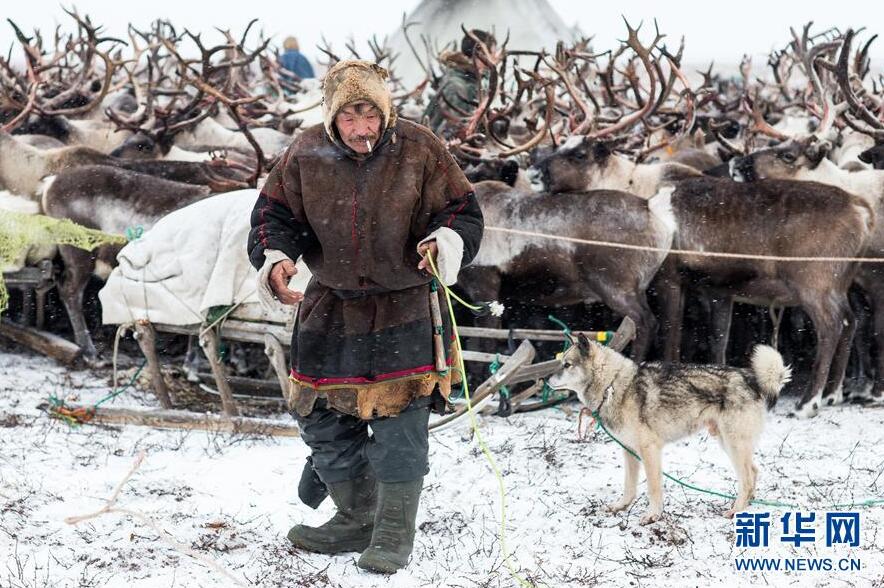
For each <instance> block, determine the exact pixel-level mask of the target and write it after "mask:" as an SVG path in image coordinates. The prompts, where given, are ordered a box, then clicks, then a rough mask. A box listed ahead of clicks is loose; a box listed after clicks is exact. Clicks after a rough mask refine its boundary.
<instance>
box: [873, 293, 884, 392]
mask: <svg viewBox="0 0 884 588" xmlns="http://www.w3.org/2000/svg"><path fill="white" fill-rule="evenodd" d="M869 298H870V299H871V302H872V315H873V316H872V319H873V322H872V324H873V325H874V337H875V343H876V345H877V347H878V363H877V373H876V374H875V383H874V385H873V387H872V398H873V399H875V400H876V401H878V402H880V401H881V400H884V284H880V285H878V287H876V288H875V289H874V291H870V293H869Z"/></svg>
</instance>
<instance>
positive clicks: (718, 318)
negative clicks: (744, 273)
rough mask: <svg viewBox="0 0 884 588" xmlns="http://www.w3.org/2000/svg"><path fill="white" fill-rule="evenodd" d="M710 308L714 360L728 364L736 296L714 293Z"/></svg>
mask: <svg viewBox="0 0 884 588" xmlns="http://www.w3.org/2000/svg"><path fill="white" fill-rule="evenodd" d="M709 308H710V311H711V314H712V333H711V334H710V337H709V350H710V351H711V353H712V361H713V362H714V363H718V364H721V365H727V344H728V342H729V341H730V335H731V320H732V317H733V311H734V297H733V296H730V295H727V294H726V295H723V296H721V295H712V296H711V297H710V299H709Z"/></svg>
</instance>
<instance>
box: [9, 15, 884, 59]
mask: <svg viewBox="0 0 884 588" xmlns="http://www.w3.org/2000/svg"><path fill="white" fill-rule="evenodd" d="M550 2H551V4H552V6H553V7H554V8H555V9H556V10H558V12H559V14H560V15H561V17H562V18H563V20H564V21H565V22H566V23H568V24H575V23H576V24H577V25H579V26H580V27H581V29H582V30H583V32H584V33H586V34H589V35H595V39H594V43H593V44H594V46H595V47H597V48H599V47H602V48H609V47H613V46H616V45H617V43H618V39H622V38H623V37H624V36H625V31H624V27H623V24H622V21H621V19H620V15H621V14H623V15H625V16H626V17H627V18H628V19H629V20H630V21H631V22H633V23H637V22H639V21H640V20H642V19H644V20H645V21H646V24H645V28H644V29H643V32H650V31H652V24H651V22H652V20H653V18H655V17H656V18H657V19H658V22H659V24H660V28H661V30H662V31H663V32H665V33H667V34H668V38H667V41H668V43H669V44H670V46H677V44H678V38H679V37H680V36H681V35H685V37H686V47H687V49H686V59H687V61H688V62H689V63H703V62H707V61H709V60H713V59H714V60H715V61H716V62H718V63H720V64H725V63H732V64H733V63H737V62H739V60H740V57H741V55H742V54H743V53H750V54H756V55H757V54H764V53H767V52H769V51H770V49H771V48H773V47H781V46H783V45H784V44H785V43H786V41H787V40H788V39H789V26H795V27H800V25H801V24H803V23H804V22H806V21H808V20H814V21H815V22H816V23H817V26H819V27H822V26H824V25H825V26H838V27H841V28H842V30H844V29H846V28H847V27H849V26H854V27H856V26H861V25H863V24H868V25H870V26H871V28H872V31H871V32H872V33H884V30H882V29H884V26H882V25H884V3H876V2H869V1H868V0H864V1H862V2H861V1H858V0H841V1H840V2H838V3H837V7H838V10H837V11H833V9H832V6H833V3H832V2H831V0H826V1H823V0H804V1H799V2H796V1H770V0H766V1H759V0H742V1H740V2H729V3H722V2H715V3H712V2H709V3H700V2H687V1H681V2H665V3H664V2H660V1H650V0H622V1H620V2H607V1H606V2H599V1H596V0H582V1H580V0H550ZM3 4H4V6H3V11H2V12H3V16H4V18H10V19H12V20H14V21H15V22H16V23H17V24H18V25H19V26H21V27H22V28H24V29H25V30H30V29H32V28H33V27H35V26H36V27H40V28H41V29H43V30H44V31H45V32H46V33H50V32H51V30H53V29H54V27H55V24H56V23H63V24H67V23H68V22H70V18H69V17H68V16H67V15H66V14H64V12H62V10H61V6H62V4H60V3H59V2H57V0H56V1H53V0H4V2H3ZM417 4H418V0H382V1H375V2H366V1H364V0H362V1H355V0H336V1H334V2H333V1H330V0H311V1H309V2H305V1H300V0H294V1H289V2H261V1H258V0H253V1H251V2H242V1H241V0H240V1H236V2H233V1H229V0H216V1H213V2H200V1H192V0H150V1H147V2H121V1H119V0H115V1H113V2H109V1H106V0H80V1H79V2H77V3H76V4H75V5H76V6H77V8H78V9H79V10H80V12H81V13H87V14H89V15H90V16H91V17H92V19H93V21H94V22H99V23H103V24H105V26H106V27H107V30H108V32H109V33H111V34H118V35H123V34H124V33H125V30H126V23H128V22H133V23H135V24H136V25H142V26H143V25H146V24H147V23H149V22H150V21H152V20H153V19H155V18H158V17H164V18H169V19H171V20H172V22H173V23H174V24H175V25H176V26H179V27H181V28H184V27H187V28H190V29H191V30H194V31H196V30H203V31H207V33H206V34H205V35H204V37H206V38H208V39H219V38H218V37H217V33H215V32H214V30H213V27H220V28H230V29H232V30H233V31H234V32H236V31H241V30H242V28H243V27H244V26H245V24H246V23H247V22H248V21H249V20H250V19H251V18H258V19H260V20H259V22H260V24H261V26H263V28H264V30H265V32H266V33H267V34H268V35H270V34H273V35H277V37H276V38H277V39H278V40H279V41H280V44H281V39H282V38H283V37H285V36H286V35H288V34H294V35H295V36H297V37H298V38H299V39H300V41H301V47H302V49H303V50H304V51H305V53H307V55H308V57H311V58H315V57H316V56H317V54H318V52H317V51H316V50H315V45H316V44H317V43H318V42H319V41H320V38H321V34H324V35H325V37H326V38H327V39H328V40H329V41H330V42H331V43H332V46H333V47H337V48H340V49H343V43H344V41H345V40H346V39H347V38H348V37H349V36H350V35H354V36H355V38H356V40H357V42H361V41H363V40H364V39H366V38H368V37H370V36H371V35H372V34H376V35H378V37H379V38H382V37H383V36H384V35H386V34H390V33H392V32H393V30H395V29H396V28H397V27H398V26H399V23H400V22H401V19H402V14H403V12H407V11H409V10H411V9H413V8H414V7H415V6H416V5H417ZM64 5H65V6H71V4H70V3H67V2H66V3H64ZM670 39H671V40H670ZM14 40H15V37H14V35H13V32H12V29H11V27H10V26H9V25H8V24H7V23H5V22H0V48H2V50H3V52H4V53H5V52H6V50H7V49H8V48H9V46H10V44H11V43H13V42H14ZM219 40H220V39H219ZM872 56H873V58H874V59H875V60H876V62H877V63H878V64H880V63H882V62H884V40H879V41H878V42H876V44H875V45H873V50H872Z"/></svg>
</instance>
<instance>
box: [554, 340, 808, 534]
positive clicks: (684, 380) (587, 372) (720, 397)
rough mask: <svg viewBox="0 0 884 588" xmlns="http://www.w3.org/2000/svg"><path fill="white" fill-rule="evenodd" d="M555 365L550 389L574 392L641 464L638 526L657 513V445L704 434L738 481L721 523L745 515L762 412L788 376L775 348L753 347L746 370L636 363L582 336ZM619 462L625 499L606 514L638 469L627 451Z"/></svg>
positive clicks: (630, 496)
mask: <svg viewBox="0 0 884 588" xmlns="http://www.w3.org/2000/svg"><path fill="white" fill-rule="evenodd" d="M561 361H562V370H561V371H559V372H556V373H555V374H554V375H553V376H552V377H551V378H550V379H549V380H548V384H549V385H550V386H551V387H553V388H556V389H560V390H573V391H574V392H576V393H577V396H578V397H579V398H580V401H581V402H582V403H583V405H584V406H585V407H587V408H588V409H589V410H591V411H597V413H598V414H599V415H600V416H601V420H602V422H603V423H604V424H605V426H606V427H607V428H608V430H610V431H611V432H612V433H613V434H614V435H616V436H617V438H618V439H619V440H620V441H622V442H623V444H624V445H626V446H627V447H629V448H630V449H632V450H633V451H635V452H636V453H637V454H638V455H639V456H640V457H641V461H642V463H643V464H644V466H645V477H646V478H647V481H648V502H649V509H648V512H647V513H645V515H644V517H642V519H641V524H642V525H647V524H648V523H652V522H654V521H656V520H658V519H659V518H660V515H661V514H662V513H663V489H662V474H661V464H660V461H661V454H662V450H663V446H664V445H666V444H667V443H672V442H673V441H677V440H679V439H681V438H683V437H686V436H688V435H690V434H691V433H694V432H696V431H698V430H699V429H701V428H704V427H705V428H708V429H709V432H710V434H712V435H713V436H716V437H718V439H719V441H720V442H721V445H722V446H723V447H724V450H725V451H726V452H727V454H728V456H729V457H730V459H731V462H732V463H733V466H734V470H736V474H737V478H738V480H739V493H738V495H737V498H736V500H735V501H734V504H733V506H732V508H731V509H730V510H728V511H727V512H726V513H724V514H725V516H727V517H732V516H733V515H734V513H736V512H740V511H742V510H744V509H745V508H746V506H747V505H748V504H749V500H751V498H752V496H753V494H754V492H755V480H756V477H757V475H758V468H756V467H755V464H754V463H753V462H752V454H753V452H754V450H755V444H756V443H757V441H758V437H759V435H760V434H761V430H762V428H763V426H764V416H765V414H764V413H765V409H768V410H769V409H771V408H773V406H774V405H775V404H776V402H777V397H778V396H779V393H780V390H782V388H783V386H784V385H785V384H786V382H788V381H789V380H790V379H791V373H792V372H791V369H790V368H789V367H787V366H785V365H784V364H783V358H782V356H780V354H779V353H778V352H777V350H776V349H774V348H772V347H768V346H767V345H756V346H755V349H754V350H753V353H752V360H751V364H752V365H751V368H749V369H742V368H734V367H727V366H721V365H685V364H681V365H670V364H660V363H642V364H637V363H635V362H633V361H632V360H630V359H627V358H626V357H623V356H622V355H620V354H619V353H617V352H616V351H614V350H613V349H609V348H607V347H603V346H601V345H599V344H598V343H595V342H594V341H590V340H588V339H587V338H586V336H585V335H583V334H581V335H580V336H579V337H578V338H577V340H576V341H575V344H574V345H572V346H571V347H570V348H569V349H568V350H567V351H566V352H565V353H564V354H563V355H562V358H561ZM623 459H624V460H625V462H626V468H625V469H626V476H625V482H624V490H623V498H622V499H621V500H620V501H619V502H616V503H613V504H611V505H609V506H608V509H609V510H610V511H611V512H617V511H620V510H623V509H625V508H627V507H628V506H629V505H630V504H632V502H633V500H635V490H636V484H637V482H638V466H639V462H638V460H637V459H635V458H634V457H632V455H630V454H629V453H628V452H627V451H624V452H623Z"/></svg>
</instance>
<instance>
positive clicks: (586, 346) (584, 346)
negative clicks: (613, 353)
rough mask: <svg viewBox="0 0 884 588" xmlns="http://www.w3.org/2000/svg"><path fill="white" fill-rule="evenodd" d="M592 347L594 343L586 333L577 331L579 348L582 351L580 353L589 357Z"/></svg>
mask: <svg viewBox="0 0 884 588" xmlns="http://www.w3.org/2000/svg"><path fill="white" fill-rule="evenodd" d="M591 349H592V345H591V344H590V342H589V339H588V338H587V337H586V334H584V333H577V350H578V351H580V355H582V356H583V357H588V356H589V352H590V350H591Z"/></svg>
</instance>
